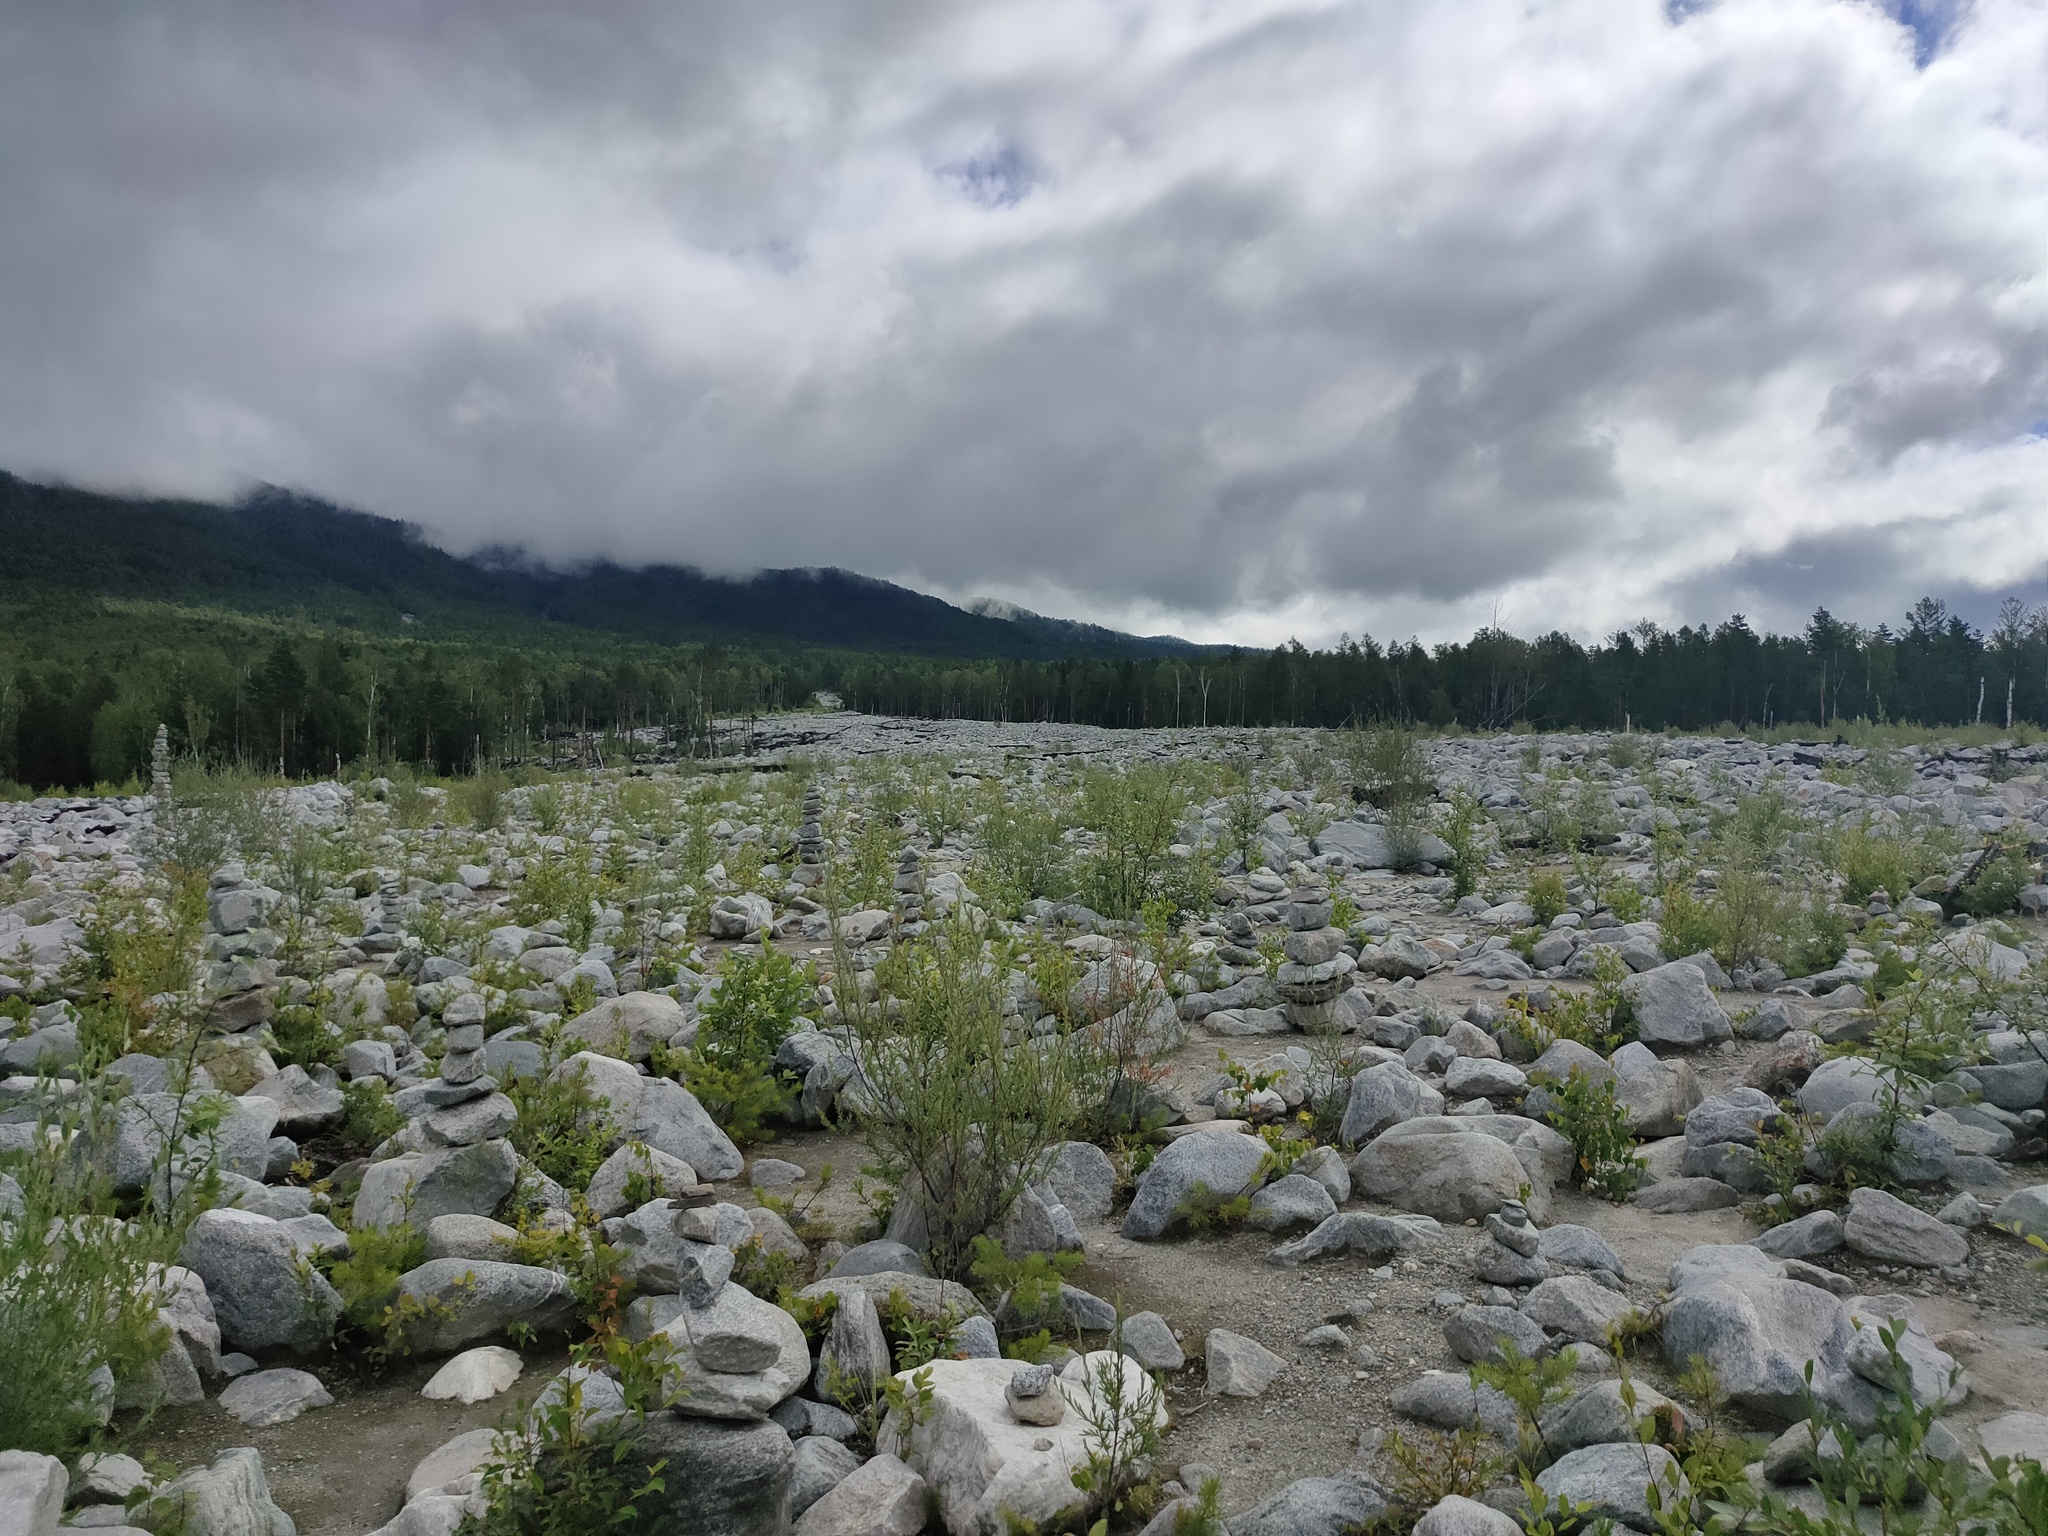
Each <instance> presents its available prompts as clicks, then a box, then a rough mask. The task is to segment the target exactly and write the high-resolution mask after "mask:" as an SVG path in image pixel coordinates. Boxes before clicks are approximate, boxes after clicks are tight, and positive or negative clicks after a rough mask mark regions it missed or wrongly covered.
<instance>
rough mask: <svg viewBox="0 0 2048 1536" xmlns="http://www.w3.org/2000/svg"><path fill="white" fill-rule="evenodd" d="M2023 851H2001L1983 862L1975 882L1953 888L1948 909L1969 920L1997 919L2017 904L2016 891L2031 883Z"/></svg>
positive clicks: (2018, 897) (2018, 848) (2024, 851)
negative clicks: (1978, 918)
mask: <svg viewBox="0 0 2048 1536" xmlns="http://www.w3.org/2000/svg"><path fill="white" fill-rule="evenodd" d="M2033 878H2034V872H2033V869H2032V868H2031V867H2030V866H2029V865H2028V863H2027V856H2026V850H2025V849H2024V848H2020V847H2002V848H2000V849H1999V850H1998V851H1997V852H1996V853H1995V854H1993V855H1992V857H1991V858H1989V859H1988V860H1986V861H1985V864H1984V867H1983V869H1982V870H1980V871H1979V872H1978V875H1977V878H1976V879H1975V880H1971V881H1968V882H1966V883H1964V884H1962V885H1959V886H1957V887H1956V890H1955V895H1954V896H1953V897H1952V898H1951V905H1953V906H1954V908H1955V910H1956V911H1958V912H1967V913H1969V914H1970V916H1972V917H1997V916H1999V915H2000V914H2001V913H2005V912H2011V911H2013V910H2014V909H2016V908H2017V907H2018V906H2019V904H2020V891H2021V890H2022V889H2024V888H2025V887H2026V886H2027V885H2029V884H2031V883H2032V882H2033Z"/></svg>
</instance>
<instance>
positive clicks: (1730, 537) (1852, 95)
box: [0, 0, 2048, 641]
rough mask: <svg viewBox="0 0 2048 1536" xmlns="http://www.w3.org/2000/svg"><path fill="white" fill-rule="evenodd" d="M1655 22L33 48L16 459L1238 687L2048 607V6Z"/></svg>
mask: <svg viewBox="0 0 2048 1536" xmlns="http://www.w3.org/2000/svg"><path fill="white" fill-rule="evenodd" d="M1677 9H1678V11H1679V12H1681V13H1682V14H1680V15H1679V16H1678V19H1676V20H1674V19H1673V16H1672V15H1671V14H1667V11H1666V8H1665V6H1664V5H1663V4H1661V3H1657V0H1539V3H1536V4H1527V5H1507V4H1502V3H1499V0H1434V3H1432V4H1430V5H1426V6H1415V5H1406V4H1399V3H1395V0H1350V3H1312V0H1293V3H1290V0H1199V3H1198V0H1156V3H1152V4H1137V3H1132V4H1115V5H1112V4H1108V3H1105V0H980V3H972V0H964V3H959V4H953V5H935V4H919V3H902V4H897V5H893V6H887V7H844V6H828V5H822V4H815V3H808V4H807V3H793V4H789V5H779V6H772V7H770V6H758V5H754V6H749V5H744V4H739V3H736V0H733V3H717V4H711V3H706V4H699V5H695V6H690V7H677V6H673V5H668V4H655V3H652V0H648V3H643V4H628V3H619V4H616V5H612V6H609V7H588V8H579V9H574V10H569V11H565V10H563V9H562V8H561V7H556V6H538V5H531V6H520V5H516V4H506V3H503V0H495V3H492V4H488V5H486V4H483V3H481V0H478V3H472V4H467V5H463V4H450V5H441V6H435V7H432V8H420V7H416V6H412V5H408V4H402V3H400V0H383V3H373V4H367V5H362V6H351V7H331V8H321V9H315V8H295V9H288V8H282V7H271V6H257V5H253V4H230V3H216V4H213V5H211V6H201V7H196V8H181V9H180V10H179V11H178V12H177V13H176V14H175V16H173V14H172V13H168V12H162V11H148V10H145V11H130V10H122V11H114V10H111V9H104V10H103V9H100V8H95V7H69V6H67V7H42V8H32V7H24V8H17V10H16V11H15V13H14V14H13V15H12V16H10V17H8V18H6V19H4V20H0V133H4V134H5V135H6V142H7V143H8V145H9V147H10V153H9V154H8V155H6V156H4V157H0V197H4V198H5V200H6V201H5V206H6V207H7V208H8V210H9V216H8V218H7V219H5V220H4V221H0V269H4V270H6V271H7V272H8V274H9V282H8V283H7V285H6V286H5V288H4V289H0V361H4V363H5V365H6V366H5V370H4V376H0V464H5V465H7V466H9V467H12V468H15V469H17V470H19V471H22V472H28V473H46V474H60V475H64V476H67V477H70V478H73V479H76V480H79V481H81V482H84V483H88V484H103V485H117V486H145V487H148V488H151V489H164V490H177V491H186V492H197V493H211V494H223V493H228V492H231V491H232V490H234V489H235V488H236V487H238V486H240V485H244V484H246V483H248V482H250V481H253V480H272V481H278V482H284V483H289V484H293V485H296V486H300V487H303V488H306V489H309V490H312V491H315V492H317V493H320V494H324V495H327V496H330V497H333V498H335V499H337V500H342V501H347V502H350V503H354V504H357V505H361V506H364V507H367V508H369V509H372V510H376V511H380V512H386V513H390V514H394V515H399V516H405V517H409V518H413V519H415V520H418V521H421V522H424V523H427V524H428V525H429V526H431V527H433V528H435V529H437V530H439V531H440V532H441V533H442V534H443V535H444V536H445V537H446V538H447V539H448V540H449V541H450V542H452V543H454V544H456V545H458V546H468V545H475V544H481V543H486V542H508V541H523V542H526V543H528V544H529V545H531V546H532V547H533V548H534V549H536V550H537V551H538V552H540V553H542V554H544V555H547V556H551V557H555V558H576V557H582V556H592V555H609V556H613V557H618V558H623V559H632V560H641V559H673V560H690V561H695V562H698V563H701V564H704V565H707V566H709V567H712V568H716V569H742V568H746V567H749V566H756V565H763V564H767V565H781V564H840V565H846V566H850V567H853V568H855V569H860V570H865V571H869V572H872V573H875V574H884V575H892V576H895V577H898V578H900V579H906V580H909V581H911V582H913V583H915V584H918V585H922V586H925V587H927V588H930V589H933V590H939V591H943V592H946V593H949V594H953V595H961V596H965V595H972V594H974V593H979V592H993V593H996V594H999V595H1003V596H1008V597H1013V598H1015V599H1017V600H1019V601H1022V602H1026V603H1028V604H1030V605H1031V606H1034V607H1038V608H1041V609H1044V610H1047V611H1056V612H1065V613H1072V614H1076V615H1078V616H1086V617H1097V618H1102V619H1105V620H1108V621H1111V622H1125V623H1130V624H1132V625H1134V626H1139V627H1144V628H1151V629H1156V628H1162V627H1177V628H1180V629H1182V630H1183V631H1186V632H1190V633H1195V634H1198V635H1200V636H1202V637H1204V638H1212V637H1220V636H1226V635H1234V636H1241V637H1243V638H1245V639H1247V640H1267V641H1270V640H1275V639H1279V638H1284V637H1285V635H1287V634H1290V633H1292V634H1298V635H1300V636H1301V638H1303V639H1304V640H1309V641H1318V640H1325V639H1329V638H1332V637H1334V636H1335V635H1336V633H1337V632H1338V631H1340V630H1349V631H1351V632H1352V633H1358V632H1360V631H1364V630H1370V631H1372V632H1373V633H1375V634H1378V635H1380V636H1382V637H1383V638H1395V637H1405V636H1406V635H1408V634H1411V633H1419V634H1421V635H1422V636H1423V637H1424V638H1432V637H1440V636H1444V635H1449V634H1456V633H1462V632H1464V631H1466V630H1469V629H1470V628H1471V627H1472V626H1473V625H1475V624H1476V623H1480V622H1484V621H1486V620H1488V619H1489V618H1490V617H1491V616H1492V615H1493V613H1494V612H1495V610H1496V608H1497V607H1498V608H1499V610H1500V611H1501V612H1502V613H1503V615H1504V617H1505V618H1506V620H1507V622H1509V623H1510V624H1511V625H1512V626H1513V627H1515V628H1517V629H1518V630H1521V631H1523V632H1525V633H1531V632H1535V631H1538V630H1543V629H1549V628H1554V627H1567V628H1572V629H1574V630H1576V631H1578V632H1580V633H1582V634H1583V633H1588V632H1597V631H1598V630H1601V629H1604V628H1607V627H1611V626H1613V625H1615V624H1619V623H1624V622H1627V621H1629V620H1632V619H1634V618H1636V617H1638V616H1641V615H1645V614H1648V615H1651V616H1654V617H1657V618H1659V619H1662V620H1665V621H1667V622H1677V621H1684V620H1697V619H1701V618H1713V617H1719V616H1721V614H1723V613H1724V612H1726V611H1727V610H1728V609H1730V608H1733V607H1743V608H1746V609H1747V610H1748V612H1749V613H1750V616H1751V618H1752V620H1753V621H1760V622H1772V623H1779V624H1783V623H1790V622H1796V621H1797V619H1798V618H1799V617H1800V615H1801V614H1802V613H1803V611H1804V610H1805V609H1807V608H1810V607H1811V606H1812V605H1813V604H1814V603H1816V602H1826V603H1828V604H1829V605H1830V606H1831V607H1833V608H1835V609H1836V610H1837V611H1841V612H1848V613H1853V614H1857V615H1858V616H1861V617H1865V618H1869V619H1876V618H1879V617H1887V616H1892V615H1895V614H1896V612H1897V611H1898V610H1900V609H1901V608H1902V607H1903V606H1904V604H1905V603H1906V602H1907V601H1910V599H1911V598H1912V597H1914V596H1917V595H1918V594H1919V593H1920V592H1922V591H1925V590H1929V589H1936V590H1941V591H1943V592H1946V593H1949V594H1951V595H1953V594H1956V593H1959V592H1961V591H1964V590H1966V589H1971V588H1980V589H1988V588H1997V587H2002V586H2007V585H2011V584H2014V583H2018V582H2023V581H2027V580H2031V579H2037V578H2038V577H2040V576H2041V575H2042V574H2043V572H2044V570H2048V515H2044V512H2048V507H2044V505H2043V503H2044V498H2048V236H2044V231H2048V93H2044V92H2043V91H2042V90H2041V82H2042V80H2043V79H2048V0H1977V3H1976V4H1974V5H1973V6H1970V7H1967V8H1964V7H1960V6H1957V5H1948V4H1941V5H1936V4H1930V3H1927V0H1900V4H1899V5H1897V6H1895V7H1893V8H1891V9H1887V8H1885V7H1881V6H1878V5H1875V4H1867V3H1850V0H1719V3H1718V4H1712V5H1706V6H1699V5H1687V6H1684V7H1679V8H1677ZM1902 18H1903V19H1902Z"/></svg>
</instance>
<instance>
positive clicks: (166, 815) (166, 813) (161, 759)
mask: <svg viewBox="0 0 2048 1536" xmlns="http://www.w3.org/2000/svg"><path fill="white" fill-rule="evenodd" d="M149 798H150V799H151V800H153V801H155V802H156V820H157V825H158V826H165V825H168V824H169V822H170V819H171V816H172V814H173V812H172V801H171V733H170V730H169V728H168V727H166V726H165V725H164V724H162V722H158V724H157V728H156V743H155V745H153V746H152V747H151V748H150V749H149Z"/></svg>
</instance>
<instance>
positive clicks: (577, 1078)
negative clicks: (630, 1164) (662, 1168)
mask: <svg viewBox="0 0 2048 1536" xmlns="http://www.w3.org/2000/svg"><path fill="white" fill-rule="evenodd" d="M505 1095H506V1097H507V1098H509V1099H511V1101H512V1107H513V1109H514V1110H516V1111H517V1118H516V1119H515V1120H514V1121H513V1122H512V1129H511V1131H510V1133H509V1139H510V1141H511V1143H512V1145H513V1147H514V1148H516V1149H517V1150H518V1151H519V1153H520V1154H521V1155H522V1156H524V1157H525V1158H526V1159H527V1160H528V1161H529V1162H531V1163H532V1164H533V1165H534V1166H535V1167H536V1168H538V1169H540V1171H541V1172H542V1173H544V1174H546V1175H547V1176H548V1177H549V1178H551V1179H553V1180H554V1181H555V1182H556V1183H557V1184H560V1185H562V1186H563V1187H564V1188H566V1189H585V1188H588V1187H589V1184H590V1179H591V1175H593V1174H594V1173H596V1172H597V1169H598V1165H599V1164H601V1163H602V1162H603V1161H604V1160H605V1156H606V1154H607V1152H608V1151H609V1150H610V1147H611V1142H612V1138H613V1137H614V1136H616V1135H617V1134H618V1128H617V1126H616V1124H615V1122H614V1120H613V1118H612V1116H611V1114H610V1110H609V1106H608V1105H606V1104H605V1103H604V1102H603V1101H602V1100H600V1099H599V1098H598V1097H597V1095H596V1094H595V1093H594V1092H592V1091H591V1087H590V1077H589V1074H588V1073H587V1072H586V1071H585V1070H584V1068H583V1066H582V1064H581V1063H578V1064H577V1066H576V1067H575V1069H574V1070H573V1071H570V1072H567V1073H564V1074H562V1075H561V1076H559V1077H558V1076H556V1075H555V1074H553V1073H544V1072H536V1073H531V1074H527V1075H523V1076H520V1077H515V1078H513V1079H512V1081H511V1082H510V1083H508V1084H507V1085H506V1088H505Z"/></svg>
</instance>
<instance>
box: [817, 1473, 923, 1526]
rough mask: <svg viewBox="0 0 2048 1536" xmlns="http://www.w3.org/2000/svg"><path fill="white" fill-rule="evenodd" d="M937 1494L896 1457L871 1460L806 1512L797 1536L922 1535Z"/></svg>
mask: <svg viewBox="0 0 2048 1536" xmlns="http://www.w3.org/2000/svg"><path fill="white" fill-rule="evenodd" d="M930 1502H931V1490H930V1489H929V1488H928V1487H927V1486H926V1484H925V1480H924V1479H923V1478H921V1477H919V1476H918V1475H917V1473H915V1472H913V1471H912V1470H911V1469H910V1468H909V1467H907V1466H906V1465H904V1463H903V1462H902V1461H901V1460H899V1459H898V1458H897V1457H895V1456H890V1455H881V1456H875V1457H872V1458H870V1459H869V1460H868V1461H866V1462H863V1463H862V1464H861V1466H860V1467H859V1468H858V1469H857V1470H856V1471H854V1472H852V1473H851V1474H849V1475H848V1476H847V1477H846V1478H845V1479H844V1480H843V1481H841V1482H840V1483H839V1484H838V1485H836V1486H835V1487H834V1488H833V1489H832V1490H831V1492H829V1493H827V1494H826V1495H825V1496H824V1497H822V1498H821V1499H819V1500H818V1502H817V1503H815V1504H813V1505H812V1506H811V1507H810V1508H809V1509H808V1510H806V1511H805V1512H804V1515H803V1517H802V1518H801V1519H800V1520H798V1521H797V1523H796V1525H795V1527H794V1536H918V1533H919V1532H920V1531H922V1530H924V1529H925V1512H926V1509H927V1507H928V1505H929V1504H930Z"/></svg>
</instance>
